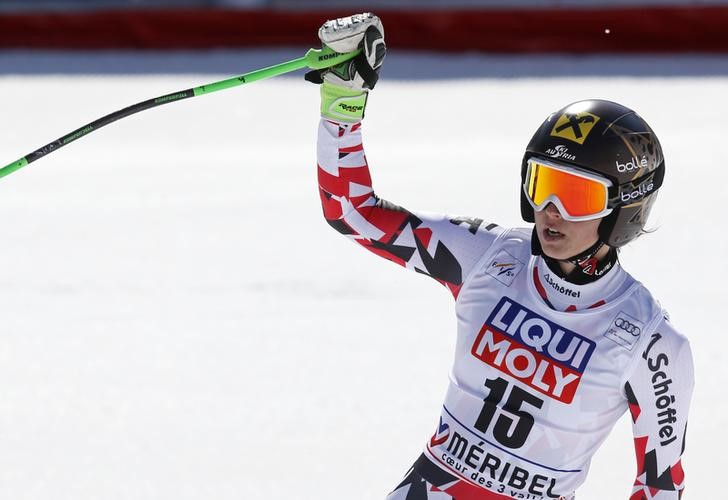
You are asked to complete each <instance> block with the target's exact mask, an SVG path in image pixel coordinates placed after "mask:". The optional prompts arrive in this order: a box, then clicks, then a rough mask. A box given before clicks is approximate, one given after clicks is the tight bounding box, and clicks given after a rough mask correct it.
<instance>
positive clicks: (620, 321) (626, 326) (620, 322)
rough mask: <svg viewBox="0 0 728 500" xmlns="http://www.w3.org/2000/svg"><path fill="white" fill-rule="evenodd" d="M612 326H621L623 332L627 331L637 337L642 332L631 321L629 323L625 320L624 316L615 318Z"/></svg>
mask: <svg viewBox="0 0 728 500" xmlns="http://www.w3.org/2000/svg"><path fill="white" fill-rule="evenodd" d="M614 326H616V327H617V328H621V329H622V330H624V331H625V332H627V333H629V334H630V335H633V336H635V337H637V336H638V335H639V334H640V333H641V332H642V330H640V327H639V326H637V325H635V324H633V323H630V322H629V321H627V320H626V319H624V318H617V319H615V320H614Z"/></svg>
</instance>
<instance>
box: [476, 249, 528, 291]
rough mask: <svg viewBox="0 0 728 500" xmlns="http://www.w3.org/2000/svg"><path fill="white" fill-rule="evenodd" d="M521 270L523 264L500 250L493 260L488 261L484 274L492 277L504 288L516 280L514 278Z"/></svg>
mask: <svg viewBox="0 0 728 500" xmlns="http://www.w3.org/2000/svg"><path fill="white" fill-rule="evenodd" d="M521 269H523V262H521V261H520V260H518V259H516V258H515V257H514V256H513V255H511V254H510V253H508V252H507V251H506V250H501V251H500V252H498V254H497V255H496V256H495V258H493V260H491V261H490V264H488V266H487V267H486V269H485V272H486V273H487V274H490V275H491V276H493V277H494V278H495V279H497V280H498V281H500V282H501V283H503V284H504V285H505V286H511V283H513V280H514V279H516V276H518V273H520V272H521Z"/></svg>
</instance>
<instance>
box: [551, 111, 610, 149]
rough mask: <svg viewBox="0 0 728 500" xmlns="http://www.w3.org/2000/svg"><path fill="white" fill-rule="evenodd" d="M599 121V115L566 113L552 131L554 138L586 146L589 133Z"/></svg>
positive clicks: (557, 121)
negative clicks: (585, 142)
mask: <svg viewBox="0 0 728 500" xmlns="http://www.w3.org/2000/svg"><path fill="white" fill-rule="evenodd" d="M598 121H599V117H598V116H597V115H594V114H591V113H587V112H586V111H585V112H583V113H564V114H563V115H561V116H560V117H559V119H558V120H556V123H555V124H554V128H552V129H551V136H552V137H561V138H562V139H568V140H570V141H573V142H576V143H578V144H584V141H585V140H586V138H587V136H588V135H589V132H591V129H592V128H594V125H596V123H597V122H598Z"/></svg>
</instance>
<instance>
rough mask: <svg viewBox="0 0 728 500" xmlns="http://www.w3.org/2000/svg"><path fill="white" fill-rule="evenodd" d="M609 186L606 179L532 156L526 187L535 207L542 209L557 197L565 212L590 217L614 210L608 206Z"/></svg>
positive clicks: (573, 215)
mask: <svg viewBox="0 0 728 500" xmlns="http://www.w3.org/2000/svg"><path fill="white" fill-rule="evenodd" d="M610 185H611V183H610V182H609V181H608V180H606V179H600V178H597V177H592V176H590V175H589V174H587V173H582V172H580V171H577V170H575V169H572V168H569V167H563V166H559V165H554V164H549V163H547V162H544V161H542V160H536V159H531V160H529V161H528V171H527V174H526V180H525V183H524V186H523V188H524V191H525V193H526V196H528V198H529V200H530V201H531V205H533V207H534V208H535V209H536V210H541V209H543V208H544V206H545V205H546V204H547V202H550V201H555V200H554V197H555V198H557V199H558V202H560V203H561V207H560V208H563V210H565V211H566V212H567V214H566V215H568V216H571V217H572V218H580V219H581V218H583V219H589V218H596V217H603V216H604V215H606V214H607V213H609V212H611V210H608V209H607V201H608V189H609V186H610Z"/></svg>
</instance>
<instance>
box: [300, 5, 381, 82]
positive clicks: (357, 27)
mask: <svg viewBox="0 0 728 500" xmlns="http://www.w3.org/2000/svg"><path fill="white" fill-rule="evenodd" d="M318 36H319V38H320V39H321V42H322V43H323V44H324V45H327V46H328V47H330V48H332V49H333V50H335V51H336V52H341V53H344V52H351V51H353V50H356V49H357V48H361V49H362V52H361V54H359V55H357V56H356V57H354V58H353V59H350V60H348V61H345V62H343V63H341V64H339V65H337V66H333V67H331V68H327V69H324V70H316V71H311V72H309V73H308V74H307V75H306V79H307V80H309V81H312V82H314V83H322V82H326V83H330V84H333V85H338V86H340V87H346V88H348V89H351V90H362V89H373V88H374V85H376V83H377V80H378V78H379V70H380V68H381V67H382V63H383V62H384V56H385V55H386V54H387V47H386V45H385V44H384V28H383V27H382V22H381V21H380V20H379V18H378V17H377V16H375V15H374V14H372V13H371V12H366V13H364V14H355V15H353V16H349V17H342V18H339V19H334V20H331V21H326V22H325V23H324V25H323V26H321V28H319V31H318Z"/></svg>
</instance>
